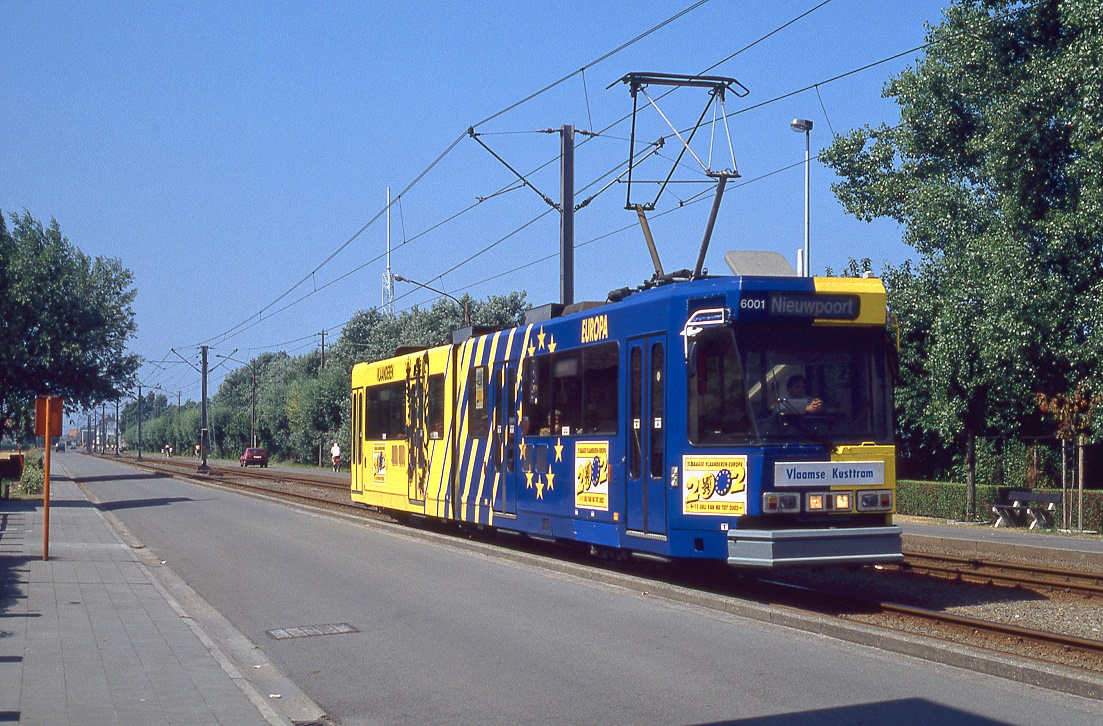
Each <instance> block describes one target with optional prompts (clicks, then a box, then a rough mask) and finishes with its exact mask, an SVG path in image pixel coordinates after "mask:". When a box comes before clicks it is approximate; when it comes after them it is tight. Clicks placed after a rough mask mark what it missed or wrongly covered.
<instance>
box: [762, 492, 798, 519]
mask: <svg viewBox="0 0 1103 726" xmlns="http://www.w3.org/2000/svg"><path fill="white" fill-rule="evenodd" d="M762 511H763V512H766V513H767V514H773V513H782V514H791V513H793V512H799V511H800V495H799V494H794V493H792V492H766V493H765V494H763V495H762Z"/></svg>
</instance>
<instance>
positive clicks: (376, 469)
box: [371, 442, 387, 484]
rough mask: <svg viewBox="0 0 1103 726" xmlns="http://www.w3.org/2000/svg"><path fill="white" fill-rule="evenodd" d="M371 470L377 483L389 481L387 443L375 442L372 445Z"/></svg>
mask: <svg viewBox="0 0 1103 726" xmlns="http://www.w3.org/2000/svg"><path fill="white" fill-rule="evenodd" d="M371 470H372V476H373V481H374V482H375V483H376V484H386V483H387V445H386V444H383V443H378V442H377V443H373V444H372V446H371Z"/></svg>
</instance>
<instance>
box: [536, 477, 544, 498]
mask: <svg viewBox="0 0 1103 726" xmlns="http://www.w3.org/2000/svg"><path fill="white" fill-rule="evenodd" d="M536 498H537V499H543V498H544V482H542V481H540V477H536Z"/></svg>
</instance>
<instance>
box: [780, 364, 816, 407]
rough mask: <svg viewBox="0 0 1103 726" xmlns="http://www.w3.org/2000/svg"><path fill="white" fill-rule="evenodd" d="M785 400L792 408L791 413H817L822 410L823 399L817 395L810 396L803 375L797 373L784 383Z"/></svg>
mask: <svg viewBox="0 0 1103 726" xmlns="http://www.w3.org/2000/svg"><path fill="white" fill-rule="evenodd" d="M785 392H786V394H787V395H786V398H785V402H786V403H787V404H788V407H789V408H791V409H792V411H791V412H792V413H799V414H809V413H810V414H818V413H822V412H823V399H822V398H820V397H819V396H811V395H809V393H808V383H807V382H806V381H805V380H804V376H802V375H800V374H797V375H795V376H791V377H790V378H789V380H788V381H787V382H786V384H785Z"/></svg>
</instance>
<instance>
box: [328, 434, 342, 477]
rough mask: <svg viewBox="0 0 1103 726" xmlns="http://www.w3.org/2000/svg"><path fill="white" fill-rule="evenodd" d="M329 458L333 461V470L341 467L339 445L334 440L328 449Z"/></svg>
mask: <svg viewBox="0 0 1103 726" xmlns="http://www.w3.org/2000/svg"><path fill="white" fill-rule="evenodd" d="M329 458H330V460H331V461H332V462H333V470H334V471H337V470H338V469H340V468H341V447H340V446H339V445H338V444H337V442H336V441H334V442H333V446H332V447H331V448H330V450H329Z"/></svg>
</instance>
